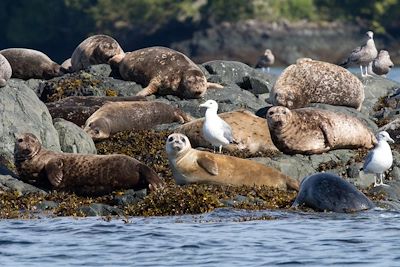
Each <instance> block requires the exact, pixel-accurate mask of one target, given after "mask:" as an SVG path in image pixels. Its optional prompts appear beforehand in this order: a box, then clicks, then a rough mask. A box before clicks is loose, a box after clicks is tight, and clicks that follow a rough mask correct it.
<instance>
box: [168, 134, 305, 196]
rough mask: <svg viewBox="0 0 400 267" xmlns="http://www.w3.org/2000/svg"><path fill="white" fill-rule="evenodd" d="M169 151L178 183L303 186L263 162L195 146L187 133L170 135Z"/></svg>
mask: <svg viewBox="0 0 400 267" xmlns="http://www.w3.org/2000/svg"><path fill="white" fill-rule="evenodd" d="M166 151H167V154H168V160H169V164H170V167H171V169H172V173H173V175H174V178H175V181H176V183H177V184H189V183H210V184H233V185H266V186H270V187H276V188H279V189H283V190H286V189H287V188H290V189H294V190H298V188H299V183H298V181H297V180H294V179H292V178H290V177H288V176H286V175H284V174H282V173H281V172H279V171H278V170H276V169H274V168H271V167H267V166H265V165H263V164H261V163H258V162H255V161H251V160H246V159H241V158H236V157H231V156H226V155H221V154H214V153H211V152H207V151H200V150H196V149H192V147H191V145H190V142H189V139H188V138H187V136H185V135H183V134H178V133H175V134H171V135H170V136H168V138H167V143H166Z"/></svg>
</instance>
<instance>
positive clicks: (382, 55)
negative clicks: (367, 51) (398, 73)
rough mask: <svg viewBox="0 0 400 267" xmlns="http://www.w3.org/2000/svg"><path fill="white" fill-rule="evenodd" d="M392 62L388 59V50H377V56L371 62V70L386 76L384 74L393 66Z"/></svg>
mask: <svg viewBox="0 0 400 267" xmlns="http://www.w3.org/2000/svg"><path fill="white" fill-rule="evenodd" d="M393 66H394V64H393V62H392V60H391V59H390V55H389V52H388V51H386V50H381V51H379V54H378V57H377V58H375V59H374V61H373V62H372V72H373V73H375V74H377V75H380V76H383V77H386V74H388V73H389V71H390V70H391V69H392V68H393Z"/></svg>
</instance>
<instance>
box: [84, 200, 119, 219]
mask: <svg viewBox="0 0 400 267" xmlns="http://www.w3.org/2000/svg"><path fill="white" fill-rule="evenodd" d="M79 211H80V212H82V213H83V214H84V215H85V216H110V215H120V216H123V212H122V210H120V209H118V208H115V207H112V206H110V205H105V204H100V203H93V204H90V205H89V206H84V207H81V208H80V209H79Z"/></svg>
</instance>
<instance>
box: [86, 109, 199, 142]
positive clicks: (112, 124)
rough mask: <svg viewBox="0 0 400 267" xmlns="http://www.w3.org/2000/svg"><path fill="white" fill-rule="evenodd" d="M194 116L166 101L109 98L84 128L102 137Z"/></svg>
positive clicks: (92, 134) (87, 131)
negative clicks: (130, 100)
mask: <svg viewBox="0 0 400 267" xmlns="http://www.w3.org/2000/svg"><path fill="white" fill-rule="evenodd" d="M190 120H191V118H190V116H188V115H187V114H185V113H184V112H183V111H181V110H180V109H178V108H176V107H173V106H171V105H169V104H166V103H163V102H158V101H132V102H109V103H106V104H104V105H103V106H102V107H101V108H99V109H98V110H97V111H96V112H95V113H93V114H92V115H91V116H90V117H89V118H88V119H87V120H86V123H85V128H84V131H85V132H86V133H87V134H89V135H90V136H91V137H92V138H93V140H100V139H105V138H108V137H109V136H110V135H111V134H114V133H117V132H121V131H128V130H146V129H151V128H152V127H154V126H156V125H158V124H163V123H172V122H180V123H184V122H188V121H190Z"/></svg>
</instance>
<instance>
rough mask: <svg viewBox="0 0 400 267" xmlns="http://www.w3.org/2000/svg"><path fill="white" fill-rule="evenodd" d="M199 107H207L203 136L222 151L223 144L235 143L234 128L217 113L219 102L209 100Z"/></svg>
mask: <svg viewBox="0 0 400 267" xmlns="http://www.w3.org/2000/svg"><path fill="white" fill-rule="evenodd" d="M199 107H205V108H207V110H206V116H205V120H204V124H203V137H204V139H205V140H206V141H208V142H210V143H211V144H212V145H213V148H214V153H215V147H219V153H222V146H224V145H229V144H230V143H233V142H234V141H233V136H232V129H231V127H230V126H229V124H227V123H226V122H225V121H224V120H223V119H221V118H220V117H219V116H218V115H217V111H218V104H217V102H215V101H214V100H207V101H206V102H205V103H203V104H200V106H199Z"/></svg>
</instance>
